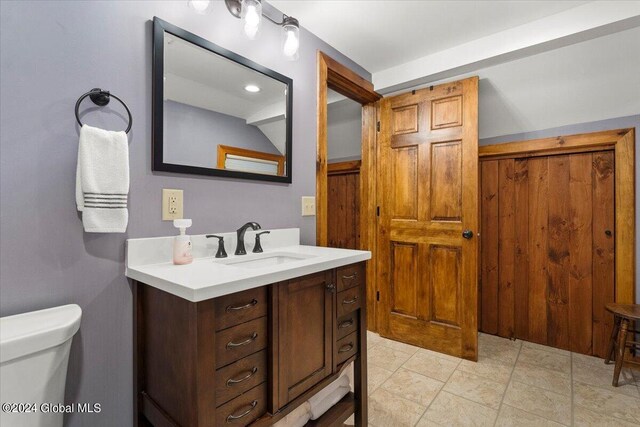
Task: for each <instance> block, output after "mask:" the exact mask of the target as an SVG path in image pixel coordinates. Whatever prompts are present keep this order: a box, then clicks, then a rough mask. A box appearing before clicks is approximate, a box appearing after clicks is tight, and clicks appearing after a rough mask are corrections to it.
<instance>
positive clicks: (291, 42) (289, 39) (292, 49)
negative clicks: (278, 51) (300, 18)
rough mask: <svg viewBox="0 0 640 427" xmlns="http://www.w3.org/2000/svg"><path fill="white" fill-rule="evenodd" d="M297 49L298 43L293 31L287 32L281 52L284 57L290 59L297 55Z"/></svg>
mask: <svg viewBox="0 0 640 427" xmlns="http://www.w3.org/2000/svg"><path fill="white" fill-rule="evenodd" d="M298 47H300V41H299V40H298V37H297V35H296V33H295V32H294V31H287V35H286V38H285V41H284V46H283V48H282V51H283V53H284V56H287V57H292V56H295V54H296V53H298Z"/></svg>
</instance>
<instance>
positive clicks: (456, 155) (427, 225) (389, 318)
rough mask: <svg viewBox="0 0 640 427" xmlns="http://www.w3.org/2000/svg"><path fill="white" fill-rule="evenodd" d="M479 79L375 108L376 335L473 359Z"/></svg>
mask: <svg viewBox="0 0 640 427" xmlns="http://www.w3.org/2000/svg"><path fill="white" fill-rule="evenodd" d="M477 85H478V79H477V78H470V79H466V80H462V81H458V82H452V83H448V84H444V85H439V86H434V87H431V88H428V89H423V90H417V91H413V92H411V93H406V94H402V95H398V96H394V97H390V98H384V99H382V100H381V101H380V106H379V108H380V133H379V138H378V159H379V164H378V166H379V167H378V170H379V185H378V201H379V203H380V221H379V229H378V250H379V263H378V278H379V280H380V282H379V283H380V285H379V290H380V305H379V314H380V318H379V322H378V325H379V329H380V333H381V334H382V335H383V336H386V337H390V338H393V339H396V340H399V341H404V342H408V343H411V344H414V345H418V346H422V347H425V348H430V349H433V350H436V351H442V352H445V353H448V354H453V355H456V356H461V357H465V358H468V359H476V358H477V238H476V237H475V233H476V232H478V229H477V226H478V157H477V143H478V141H477V126H478V124H477V108H478V106H477V90H478V87H477ZM463 229H470V230H472V232H473V234H472V236H473V237H472V238H471V239H469V240H467V239H464V238H463V237H462V231H463Z"/></svg>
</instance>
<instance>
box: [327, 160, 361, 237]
mask: <svg viewBox="0 0 640 427" xmlns="http://www.w3.org/2000/svg"><path fill="white" fill-rule="evenodd" d="M327 186H328V196H327V197H328V201H329V203H328V216H327V221H328V227H327V228H328V229H327V236H328V246H329V247H332V248H343V249H358V248H359V247H360V160H355V161H349V162H340V163H330V164H329V167H328V179H327Z"/></svg>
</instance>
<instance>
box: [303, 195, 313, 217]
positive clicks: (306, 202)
mask: <svg viewBox="0 0 640 427" xmlns="http://www.w3.org/2000/svg"><path fill="white" fill-rule="evenodd" d="M315 214H316V198H315V197H314V196H303V197H302V216H315Z"/></svg>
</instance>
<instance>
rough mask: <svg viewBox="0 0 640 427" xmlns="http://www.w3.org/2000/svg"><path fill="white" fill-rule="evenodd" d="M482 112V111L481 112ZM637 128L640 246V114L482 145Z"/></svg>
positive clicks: (639, 285)
mask: <svg viewBox="0 0 640 427" xmlns="http://www.w3.org/2000/svg"><path fill="white" fill-rule="evenodd" d="M480 113H481V114H482V111H481V112H480ZM623 128H635V129H636V141H635V148H636V158H635V161H636V206H635V207H636V230H637V231H636V248H640V232H638V228H639V227H640V210H639V207H640V176H639V175H638V170H639V169H640V135H639V134H640V115H634V116H627V117H619V118H615V119H608V120H599V121H595V122H588V123H578V124H574V125H567V126H560V127H555V128H551V129H544V130H538V131H532V132H522V133H515V134H510V135H502V136H496V137H492V138H483V139H481V140H480V145H490V144H500V143H504V142H511V141H523V140H527V139H538V138H549V137H554V136H560V135H573V134H576V133H587V132H598V131H602V130H610V129H623ZM616 232H617V233H624V232H625V230H616ZM636 302H638V303H640V253H639V252H638V250H636Z"/></svg>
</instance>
